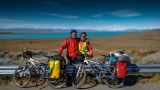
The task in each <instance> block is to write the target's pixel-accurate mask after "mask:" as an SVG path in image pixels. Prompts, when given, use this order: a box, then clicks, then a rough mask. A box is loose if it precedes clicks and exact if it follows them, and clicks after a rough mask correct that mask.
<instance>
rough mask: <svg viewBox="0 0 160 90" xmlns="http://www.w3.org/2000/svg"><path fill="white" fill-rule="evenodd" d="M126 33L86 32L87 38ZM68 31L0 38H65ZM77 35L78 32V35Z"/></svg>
mask: <svg viewBox="0 0 160 90" xmlns="http://www.w3.org/2000/svg"><path fill="white" fill-rule="evenodd" d="M122 34H126V32H88V33H87V37H88V38H102V37H110V36H116V35H122ZM69 35H70V33H38V34H35V33H34V34H33V33H32V34H31V33H28V34H22V33H19V34H0V39H47V38H67V37H68V36H69ZM77 36H79V33H78V35H77Z"/></svg>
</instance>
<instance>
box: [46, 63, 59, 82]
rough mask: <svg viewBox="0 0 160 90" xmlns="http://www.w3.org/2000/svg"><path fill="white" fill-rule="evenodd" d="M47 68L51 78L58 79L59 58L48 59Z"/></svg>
mask: <svg viewBox="0 0 160 90" xmlns="http://www.w3.org/2000/svg"><path fill="white" fill-rule="evenodd" d="M49 68H50V70H49V71H50V73H51V76H50V77H51V78H56V79H58V78H59V77H60V70H61V63H60V60H50V61H49Z"/></svg>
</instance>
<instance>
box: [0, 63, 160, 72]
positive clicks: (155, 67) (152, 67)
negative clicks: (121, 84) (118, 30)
mask: <svg viewBox="0 0 160 90" xmlns="http://www.w3.org/2000/svg"><path fill="white" fill-rule="evenodd" d="M17 68H18V66H0V75H12V74H14V71H15V70H16V69H17ZM86 68H87V67H86ZM135 73H160V64H130V65H129V66H128V67H127V74H135Z"/></svg>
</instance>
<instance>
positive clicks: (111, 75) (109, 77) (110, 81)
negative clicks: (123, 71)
mask: <svg viewBox="0 0 160 90" xmlns="http://www.w3.org/2000/svg"><path fill="white" fill-rule="evenodd" d="M112 69H113V70H111V71H110V72H108V73H106V77H105V78H104V79H103V80H104V83H105V84H106V85H107V86H108V87H109V88H120V87H123V86H124V80H125V79H124V78H117V76H116V71H115V70H116V68H115V67H112Z"/></svg>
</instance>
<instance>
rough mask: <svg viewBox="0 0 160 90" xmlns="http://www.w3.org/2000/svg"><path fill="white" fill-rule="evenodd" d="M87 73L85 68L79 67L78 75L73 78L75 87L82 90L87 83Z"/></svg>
mask: <svg viewBox="0 0 160 90" xmlns="http://www.w3.org/2000/svg"><path fill="white" fill-rule="evenodd" d="M85 80H86V71H85V69H84V68H83V67H79V68H78V70H77V73H76V74H74V76H73V87H74V88H77V89H78V88H80V87H82V85H83V84H84V83H85Z"/></svg>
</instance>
